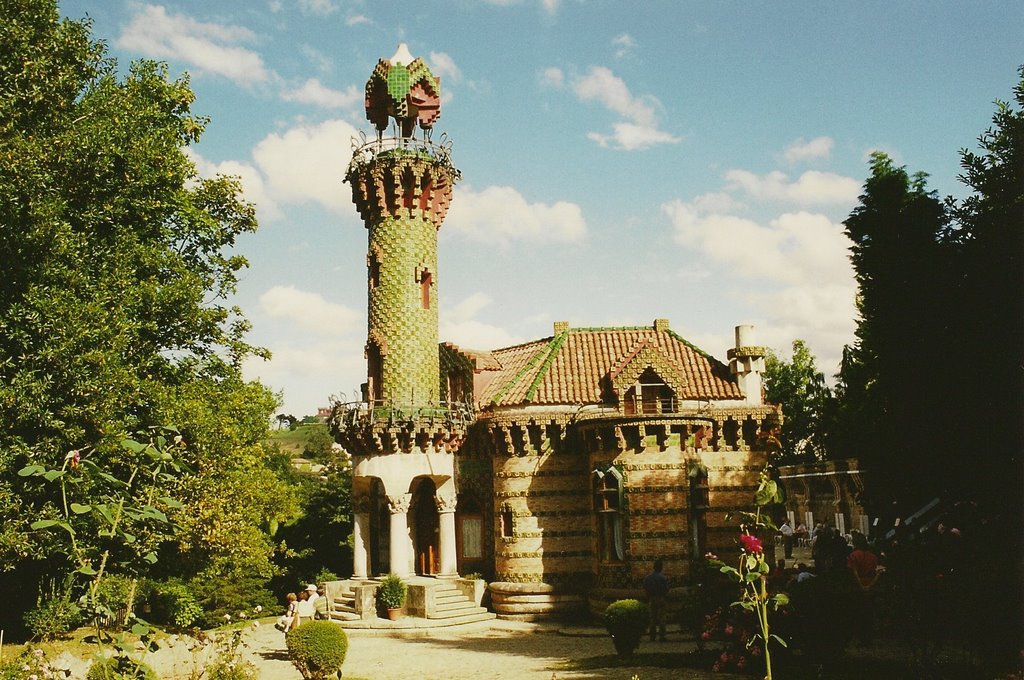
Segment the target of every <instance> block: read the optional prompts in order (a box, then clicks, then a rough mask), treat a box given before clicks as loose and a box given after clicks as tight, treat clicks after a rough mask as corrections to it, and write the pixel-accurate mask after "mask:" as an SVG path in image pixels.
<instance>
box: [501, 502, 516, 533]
mask: <svg viewBox="0 0 1024 680" xmlns="http://www.w3.org/2000/svg"><path fill="white" fill-rule="evenodd" d="M512 521H513V517H512V508H504V509H503V510H502V511H501V536H502V538H512Z"/></svg>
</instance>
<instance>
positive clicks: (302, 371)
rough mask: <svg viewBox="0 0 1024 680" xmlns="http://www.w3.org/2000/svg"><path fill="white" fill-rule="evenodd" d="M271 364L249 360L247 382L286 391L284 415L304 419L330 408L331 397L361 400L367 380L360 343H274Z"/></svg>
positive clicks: (244, 370) (243, 366) (245, 371)
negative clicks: (261, 383) (252, 381)
mask: <svg viewBox="0 0 1024 680" xmlns="http://www.w3.org/2000/svg"><path fill="white" fill-rule="evenodd" d="M269 349H270V351H271V352H272V353H273V358H272V359H271V360H270V361H264V360H262V359H259V358H256V357H250V358H248V359H247V360H246V361H245V362H244V363H243V365H242V371H243V374H244V375H245V377H246V379H248V380H252V379H259V380H260V381H262V382H263V383H264V384H265V385H267V386H269V387H270V388H272V389H274V390H275V391H277V390H280V391H282V392H284V400H285V403H284V406H283V408H284V412H285V413H292V414H293V415H295V416H298V417H301V416H304V415H313V414H315V413H316V410H317V408H319V407H321V406H328V405H329V404H330V397H331V396H332V395H334V396H337V397H342V398H343V401H353V400H358V399H359V384H360V383H362V382H365V381H366V360H365V358H364V357H363V348H362V343H359V342H350V341H345V342H312V343H310V342H303V344H302V345H301V346H296V345H293V344H290V343H286V342H279V343H272V344H271V345H270V346H269Z"/></svg>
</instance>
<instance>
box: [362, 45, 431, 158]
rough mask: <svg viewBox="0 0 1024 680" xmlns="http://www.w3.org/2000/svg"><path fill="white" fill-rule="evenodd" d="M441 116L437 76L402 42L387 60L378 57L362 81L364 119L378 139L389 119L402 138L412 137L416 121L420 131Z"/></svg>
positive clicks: (428, 127) (427, 127)
mask: <svg viewBox="0 0 1024 680" xmlns="http://www.w3.org/2000/svg"><path fill="white" fill-rule="evenodd" d="M440 115H441V79H440V78H438V77H437V76H435V75H434V74H433V73H431V72H430V68H429V67H428V66H427V65H426V64H425V63H423V60H422V59H420V58H419V57H415V58H414V57H413V56H412V54H410V53H409V46H408V45H406V44H405V43H402V44H401V45H399V46H398V50H396V51H395V54H394V56H393V57H391V58H390V59H381V60H380V61H378V62H377V67H376V68H375V69H373V74H372V75H371V76H370V79H369V80H368V81H366V118H367V120H369V121H370V122H371V123H373V125H374V127H376V128H377V136H378V138H379V137H380V136H381V135H382V134H383V132H384V130H386V129H387V127H388V125H389V123H390V120H391V119H392V118H393V119H394V120H395V122H396V123H398V127H399V129H400V131H401V135H402V137H404V138H409V137H412V133H413V131H414V130H415V129H416V124H417V123H418V124H419V126H420V127H421V128H423V129H424V130H429V129H430V128H432V127H433V126H434V122H435V121H436V120H437V119H438V117H439V116H440Z"/></svg>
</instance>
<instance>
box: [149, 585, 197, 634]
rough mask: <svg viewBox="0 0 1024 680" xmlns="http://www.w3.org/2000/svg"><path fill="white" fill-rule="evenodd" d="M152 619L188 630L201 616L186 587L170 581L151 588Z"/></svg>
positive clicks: (194, 600) (192, 596) (191, 594)
mask: <svg viewBox="0 0 1024 680" xmlns="http://www.w3.org/2000/svg"><path fill="white" fill-rule="evenodd" d="M152 599H153V618H154V620H155V622H156V623H161V624H165V625H169V626H173V627H175V628H188V627H189V626H192V625H193V624H194V623H196V621H198V620H199V618H200V617H201V616H202V615H203V608H202V607H201V606H200V605H199V602H198V601H197V600H196V597H195V595H194V594H193V593H192V591H191V590H189V588H188V586H186V585H185V584H184V583H182V582H181V581H179V580H176V579H172V580H168V581H166V582H163V583H159V584H156V585H155V586H154V587H153V595H152Z"/></svg>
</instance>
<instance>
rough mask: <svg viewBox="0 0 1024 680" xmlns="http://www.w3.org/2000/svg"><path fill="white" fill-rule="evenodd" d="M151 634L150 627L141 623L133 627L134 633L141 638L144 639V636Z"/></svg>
mask: <svg viewBox="0 0 1024 680" xmlns="http://www.w3.org/2000/svg"><path fill="white" fill-rule="evenodd" d="M150 632H151V631H150V629H149V626H146V625H143V624H141V623H136V624H135V625H134V626H132V633H134V634H135V635H138V636H139V637H142V636H143V635H149V634H150Z"/></svg>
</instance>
